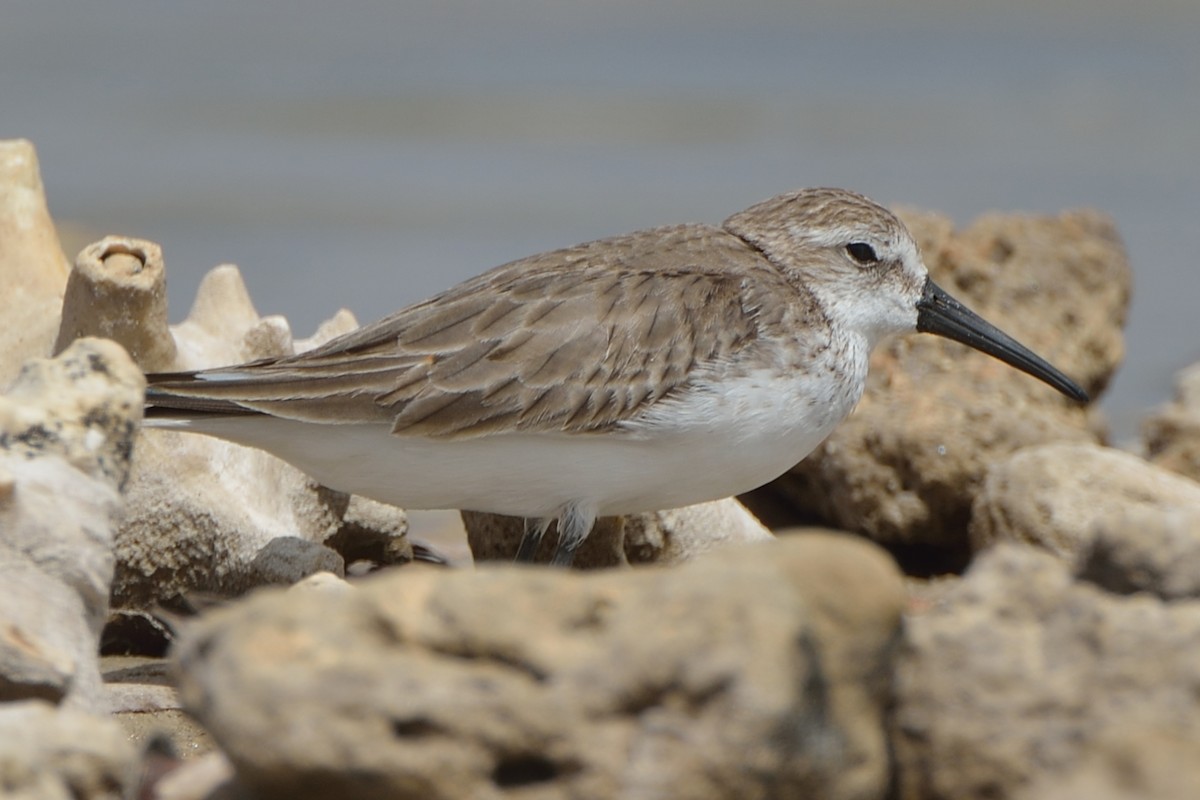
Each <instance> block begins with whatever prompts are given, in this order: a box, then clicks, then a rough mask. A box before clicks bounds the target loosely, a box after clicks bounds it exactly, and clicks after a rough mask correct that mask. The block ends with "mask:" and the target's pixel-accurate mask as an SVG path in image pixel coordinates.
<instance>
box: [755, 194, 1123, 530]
mask: <svg viewBox="0 0 1200 800" xmlns="http://www.w3.org/2000/svg"><path fill="white" fill-rule="evenodd" d="M903 216H904V219H905V222H906V223H907V224H908V225H909V227H910V228H911V229H912V230H913V232H914V235H915V236H916V237H917V239H918V241H919V242H920V244H921V247H922V250H923V252H924V254H925V261H926V264H927V265H928V266H929V269H930V272H931V275H932V276H933V278H934V279H935V280H937V281H938V282H939V283H940V284H941V285H942V286H944V287H945V288H946V289H947V290H948V291H950V292H951V293H952V294H954V295H956V296H958V297H960V298H962V299H963V301H964V302H966V303H968V304H969V305H971V306H972V307H973V308H974V309H975V310H976V311H978V312H979V313H980V314H982V315H983V316H984V317H986V318H988V319H989V320H991V321H992V322H994V323H995V324H996V325H998V326H999V327H1001V328H1002V329H1004V330H1006V331H1008V332H1009V333H1010V334H1012V335H1013V336H1015V337H1016V338H1017V339H1019V340H1021V341H1022V342H1024V343H1025V344H1026V345H1028V346H1029V347H1030V348H1032V349H1033V350H1034V351H1036V352H1038V353H1039V354H1041V355H1042V356H1044V357H1045V358H1047V359H1048V360H1049V361H1051V362H1052V363H1054V364H1056V365H1057V366H1058V367H1060V368H1061V369H1063V370H1064V371H1065V372H1066V373H1068V374H1069V375H1071V377H1073V378H1075V379H1077V380H1078V381H1079V382H1080V383H1081V384H1082V385H1083V386H1084V387H1085V388H1086V389H1088V390H1089V391H1090V392H1092V393H1093V396H1095V395H1096V394H1098V393H1099V392H1101V391H1102V390H1103V388H1104V387H1105V386H1106V385H1107V383H1108V380H1109V379H1110V378H1111V376H1112V373H1113V371H1114V369H1115V368H1116V366H1117V364H1118V363H1119V362H1120V359H1121V356H1122V354H1123V346H1122V339H1121V326H1122V324H1123V321H1124V318H1125V312H1126V307H1127V305H1128V302H1129V284H1130V273H1129V267H1128V264H1127V262H1126V259H1125V254H1124V251H1123V249H1122V247H1121V245H1120V242H1119V241H1118V238H1117V235H1116V232H1115V230H1114V228H1113V225H1112V222H1111V221H1110V220H1109V219H1107V218H1106V217H1103V216H1101V215H1099V214H1097V213H1094V212H1069V213H1064V214H1061V215H1059V216H1056V217H1025V216H1018V215H990V216H986V217H982V218H980V219H979V220H977V221H976V222H975V223H973V224H972V225H971V226H969V227H968V228H966V229H965V230H962V231H960V232H957V233H956V232H953V231H952V226H951V225H950V223H949V222H948V221H947V220H945V219H944V218H941V217H936V216H933V215H927V214H917V213H913V212H910V213H906V214H904V215H903ZM1094 439H1095V434H1093V433H1091V432H1090V431H1089V430H1088V418H1087V416H1086V414H1085V412H1084V410H1083V409H1081V408H1079V407H1077V406H1075V405H1073V404H1071V403H1070V401H1067V400H1065V399H1063V398H1061V397H1060V396H1059V395H1058V394H1057V393H1055V392H1054V390H1052V389H1050V388H1049V387H1046V386H1044V385H1043V384H1041V383H1039V382H1038V381H1035V380H1033V379H1032V378H1030V377H1029V376H1027V375H1024V374H1023V373H1020V372H1017V371H1016V370H1013V369H1012V368H1010V367H1008V366H1006V365H1004V364H1002V363H1000V362H998V361H996V360H995V359H991V358H988V357H987V356H984V355H982V354H979V353H972V352H970V351H969V350H967V349H966V348H964V347H963V346H962V345H959V344H955V343H953V342H948V341H945V340H942V339H938V338H935V337H933V336H906V337H900V338H897V339H895V340H893V341H891V342H890V343H885V344H884V345H882V346H880V347H879V348H877V349H876V352H875V354H874V356H873V358H872V361H871V374H870V378H869V380H868V384H867V390H866V394H865V395H864V397H863V400H862V402H861V403H860V404H859V407H858V409H857V410H856V411H855V412H854V413H853V414H852V415H851V416H850V418H849V419H848V420H847V421H846V422H844V423H843V424H842V425H841V427H839V428H838V430H836V431H835V432H834V434H833V435H832V436H830V437H829V439H828V440H826V442H825V443H824V444H823V445H821V446H820V447H818V448H817V450H816V451H815V452H814V453H813V454H812V455H810V456H809V457H808V458H806V459H805V460H804V461H803V462H801V463H800V464H799V465H798V466H797V467H796V468H794V469H793V470H792V471H791V472H790V473H789V474H788V475H786V476H784V477H783V478H780V479H779V480H778V481H776V483H775V484H774V485H773V486H772V489H773V490H774V491H776V492H777V493H778V494H779V495H781V496H783V497H786V498H790V500H791V502H792V503H793V504H794V506H795V507H796V508H797V509H798V510H799V515H798V516H800V517H801V519H804V518H806V517H811V515H813V514H816V515H817V516H819V517H820V518H822V519H824V520H825V521H826V522H827V523H830V524H832V525H833V526H834V527H838V528H843V529H846V530H853V531H858V532H861V533H865V534H868V535H870V536H871V537H872V538H874V539H876V540H878V541H881V542H887V543H893V544H908V545H912V544H918V545H935V546H938V547H943V548H950V549H956V548H959V549H961V548H964V547H965V545H966V541H965V538H966V537H965V532H966V526H967V522H968V520H969V518H970V510H971V502H972V498H973V496H974V494H975V492H976V491H977V489H978V488H979V485H980V483H981V482H982V480H983V476H984V474H985V473H986V471H987V469H988V467H989V466H990V465H991V464H992V463H994V462H995V461H996V460H998V459H1000V458H1003V457H1004V456H1006V455H1007V454H1009V453H1012V452H1014V451H1016V450H1019V449H1020V448H1022V447H1027V446H1030V445H1033V444H1041V443H1044V442H1049V441H1058V440H1066V441H1092V440H1094Z"/></svg>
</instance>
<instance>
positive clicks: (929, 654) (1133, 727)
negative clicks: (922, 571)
mask: <svg viewBox="0 0 1200 800" xmlns="http://www.w3.org/2000/svg"><path fill="white" fill-rule="evenodd" d="M905 640H906V644H905V647H904V651H903V656H902V658H901V660H900V664H899V667H898V669H897V708H896V714H895V717H894V728H893V730H894V735H893V744H894V746H895V752H896V758H897V762H898V763H897V774H898V783H899V788H898V795H897V796H898V797H900V798H902V799H903V800H910V799H915V798H922V799H924V798H964V797H987V798H992V799H993V800H1004V799H1005V798H1013V797H1022V796H1035V797H1036V796H1040V795H1036V794H1025V792H1027V791H1029V790H1030V787H1033V786H1035V785H1046V784H1045V783H1043V782H1046V783H1054V782H1057V781H1059V780H1062V779H1065V777H1066V776H1070V775H1072V774H1073V773H1075V772H1076V771H1077V770H1081V769H1084V768H1085V767H1086V766H1087V765H1088V764H1089V763H1095V762H1096V760H1097V759H1099V760H1100V762H1101V763H1103V762H1104V761H1106V760H1107V759H1109V758H1110V756H1111V753H1112V750H1111V744H1110V743H1111V742H1113V741H1118V742H1128V741H1129V738H1128V737H1129V736H1134V735H1136V733H1135V732H1138V731H1155V732H1157V734H1158V735H1159V736H1161V737H1169V738H1171V739H1175V740H1178V741H1179V742H1181V743H1183V744H1181V745H1179V746H1180V747H1183V748H1184V749H1186V750H1187V751H1189V752H1195V751H1196V748H1197V745H1200V695H1197V693H1196V692H1195V691H1194V687H1195V686H1197V685H1200V604H1197V603H1194V602H1178V603H1170V604H1165V603H1162V602H1161V601H1159V600H1157V599H1155V598H1153V597H1150V596H1148V595H1134V596H1129V597H1118V596H1114V595H1110V594H1108V593H1106V592H1104V591H1102V590H1100V589H1099V588H1097V587H1095V586H1092V585H1089V584H1087V583H1079V582H1075V581H1074V580H1073V579H1072V577H1071V574H1070V571H1069V567H1068V565H1066V564H1064V563H1063V562H1062V560H1061V559H1058V558H1056V557H1054V556H1052V555H1050V554H1049V553H1045V552H1044V551H1040V550H1037V549H1036V548H1032V547H1029V546H1025V545H1016V544H1007V543H1006V544H1000V545H997V546H996V547H994V548H992V549H991V550H988V551H987V552H985V553H983V554H981V555H980V556H979V557H978V558H977V560H976V562H975V563H974V564H973V566H972V568H971V570H970V571H969V572H968V573H967V575H966V577H965V578H964V579H963V580H962V581H961V582H958V583H956V584H954V585H952V586H951V587H950V588H949V590H948V591H947V593H946V594H945V596H944V597H943V598H942V599H941V601H940V602H939V603H938V604H937V605H934V606H931V607H929V608H928V609H927V610H926V611H924V613H918V614H912V615H910V617H909V618H908V620H907V621H906V625H905ZM1135 752H1136V751H1135ZM1150 763H1151V764H1153V763H1161V762H1153V761H1152V762H1150ZM1163 780H1164V781H1169V777H1168V776H1163ZM1147 785H1151V786H1153V785H1161V782H1159V781H1158V780H1157V779H1155V780H1151V781H1149V782H1148V783H1147ZM1074 796H1076V797H1092V796H1094V795H1092V794H1090V793H1087V792H1084V793H1082V794H1077V795H1074ZM1101 796H1104V795H1101ZM1147 796H1148V795H1147Z"/></svg>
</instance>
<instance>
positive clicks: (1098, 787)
mask: <svg viewBox="0 0 1200 800" xmlns="http://www.w3.org/2000/svg"><path fill="white" fill-rule="evenodd" d="M1197 796H1200V741H1197V740H1196V739H1190V740H1189V739H1187V738H1184V737H1179V736H1172V735H1170V734H1163V733H1162V732H1161V731H1157V730H1154V729H1153V728H1144V729H1136V728H1135V729H1132V730H1122V731H1111V732H1109V733H1108V734H1106V736H1105V738H1104V739H1103V740H1101V741H1099V742H1097V743H1096V744H1095V746H1094V747H1091V748H1089V750H1088V753H1087V755H1086V756H1085V757H1084V758H1083V759H1082V761H1081V762H1080V763H1079V765H1078V766H1077V767H1076V768H1075V769H1072V770H1069V771H1068V772H1067V773H1066V774H1063V775H1046V776H1043V777H1041V778H1039V779H1038V780H1037V781H1036V782H1035V783H1034V784H1033V785H1031V786H1030V787H1029V789H1028V790H1027V791H1023V792H1021V794H1020V798H1021V800H1081V798H1086V799H1087V800H1195V798H1196V797H1197Z"/></svg>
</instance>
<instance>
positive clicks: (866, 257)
mask: <svg viewBox="0 0 1200 800" xmlns="http://www.w3.org/2000/svg"><path fill="white" fill-rule="evenodd" d="M846 252H847V253H849V254H850V257H851V258H853V259H854V260H855V261H857V262H858V263H860V264H862V265H863V266H867V265H870V264H878V263H879V256H877V255H875V248H874V247H871V245H869V244H867V243H866V242H851V243H850V244H848V245H846Z"/></svg>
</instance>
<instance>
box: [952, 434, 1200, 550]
mask: <svg viewBox="0 0 1200 800" xmlns="http://www.w3.org/2000/svg"><path fill="white" fill-rule="evenodd" d="M1171 507H1184V508H1189V507H1190V508H1193V509H1197V508H1200V484H1197V483H1196V482H1195V481H1191V480H1188V479H1187V478H1183V477H1180V476H1179V475H1176V474H1174V473H1172V472H1168V471H1167V470H1165V469H1162V468H1160V467H1156V466H1154V465H1153V464H1150V463H1148V462H1146V461H1144V460H1143V459H1140V458H1138V457H1137V456H1135V455H1131V454H1130V453H1125V452H1122V451H1120V450H1114V449H1112V448H1107V447H1100V446H1098V445H1093V444H1071V443H1055V444H1047V445H1042V446H1039V447H1030V448H1027V449H1025V450H1022V451H1021V452H1019V453H1015V454H1014V455H1012V456H1011V457H1010V458H1008V459H1006V460H1005V461H1002V462H1000V463H998V464H996V465H995V466H994V467H993V468H992V469H991V471H990V472H989V473H988V475H987V479H986V480H985V481H984V485H983V488H982V489H981V490H980V492H979V494H978V496H977V497H976V498H975V505H974V509H973V512H972V518H971V528H970V535H971V542H972V544H973V545H974V547H975V548H976V549H979V548H983V547H986V546H988V545H990V544H992V543H994V542H997V541H1001V540H1006V541H1019V542H1029V543H1031V544H1036V545H1039V546H1040V547H1044V548H1046V549H1047V550H1050V551H1051V552H1053V553H1057V554H1058V555H1060V556H1063V557H1065V558H1068V559H1074V558H1075V557H1076V555H1077V554H1078V553H1079V551H1080V550H1081V549H1083V548H1085V547H1086V546H1087V545H1088V544H1089V542H1090V541H1091V538H1092V535H1093V534H1094V532H1095V530H1096V527H1097V525H1100V524H1102V523H1104V524H1109V523H1111V522H1112V521H1113V520H1116V519H1118V518H1120V517H1121V515H1122V514H1124V513H1126V512H1128V511H1129V510H1130V509H1133V508H1152V509H1167V508H1171Z"/></svg>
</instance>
